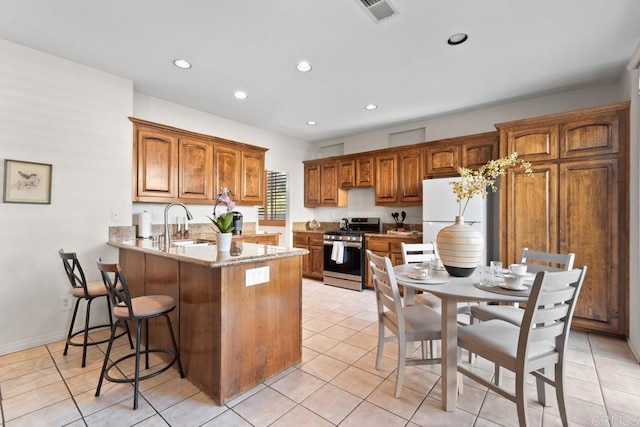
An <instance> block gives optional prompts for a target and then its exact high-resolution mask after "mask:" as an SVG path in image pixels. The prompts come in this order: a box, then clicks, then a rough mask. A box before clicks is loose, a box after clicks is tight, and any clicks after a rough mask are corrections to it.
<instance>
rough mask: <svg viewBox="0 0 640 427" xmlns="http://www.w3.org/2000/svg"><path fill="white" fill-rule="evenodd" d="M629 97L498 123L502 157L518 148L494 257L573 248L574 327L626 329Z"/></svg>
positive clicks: (507, 180)
mask: <svg viewBox="0 0 640 427" xmlns="http://www.w3.org/2000/svg"><path fill="white" fill-rule="evenodd" d="M628 120H629V103H628V102H624V103H619V104H613V105H606V106H602V107H596V108H589V109H585V110H578V111H572V112H567V113H560V114H553V115H548V116H543V117H537V118H530V119H525V120H518V121H515V122H509V123H501V124H498V125H496V127H497V128H498V129H499V130H500V138H501V151H502V152H501V155H506V154H508V153H510V152H513V151H517V152H518V154H519V155H520V156H521V158H523V159H526V160H527V161H530V162H531V165H532V169H533V177H529V176H526V175H525V174H523V172H522V170H521V168H513V169H510V170H509V171H508V173H507V176H506V177H505V179H504V180H503V182H502V184H501V187H502V189H504V191H502V190H501V191H500V223H501V227H500V243H501V244H500V257H501V259H502V261H503V263H505V264H509V263H511V262H516V261H517V260H518V259H519V258H520V253H521V251H522V248H523V247H527V248H529V249H532V250H537V251H545V252H558V253H569V252H573V253H575V254H576V258H575V263H574V265H575V266H576V267H578V266H582V265H586V266H587V267H588V270H587V274H586V276H585V282H584V285H583V287H582V292H581V293H580V297H579V298H578V301H577V303H576V310H575V314H574V317H573V325H575V326H577V327H581V328H585V329H590V330H596V331H601V332H607V333H616V334H622V335H625V334H627V332H628V319H629V317H628V313H627V311H628V308H627V298H628V282H629V268H628V267H629V241H628V236H629V200H628V196H627V195H628V192H629V170H628V164H629V157H628V156H629V139H628V138H629V136H628V129H629V124H628V123H629V122H628Z"/></svg>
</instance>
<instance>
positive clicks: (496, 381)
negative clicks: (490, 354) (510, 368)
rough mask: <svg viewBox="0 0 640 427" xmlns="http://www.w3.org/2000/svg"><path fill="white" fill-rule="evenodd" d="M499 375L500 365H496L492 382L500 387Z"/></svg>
mask: <svg viewBox="0 0 640 427" xmlns="http://www.w3.org/2000/svg"><path fill="white" fill-rule="evenodd" d="M500 375H502V374H501V373H500V365H498V364H496V365H495V368H494V373H493V382H494V383H495V385H500Z"/></svg>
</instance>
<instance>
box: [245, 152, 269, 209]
mask: <svg viewBox="0 0 640 427" xmlns="http://www.w3.org/2000/svg"><path fill="white" fill-rule="evenodd" d="M241 153H242V167H241V169H240V179H241V189H240V200H239V202H240V203H244V204H254V205H262V204H264V201H265V186H266V176H265V170H264V152H261V151H246V150H242V152H241Z"/></svg>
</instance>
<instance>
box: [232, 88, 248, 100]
mask: <svg viewBox="0 0 640 427" xmlns="http://www.w3.org/2000/svg"><path fill="white" fill-rule="evenodd" d="M233 96H235V97H236V98H238V99H247V96H248V95H247V92H243V91H241V90H238V91H236V92H235V93H234V94H233Z"/></svg>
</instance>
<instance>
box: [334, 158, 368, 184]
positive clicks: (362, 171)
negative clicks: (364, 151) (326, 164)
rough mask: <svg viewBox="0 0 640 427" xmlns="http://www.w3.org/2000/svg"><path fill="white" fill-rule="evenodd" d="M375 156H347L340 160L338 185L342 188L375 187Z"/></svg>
mask: <svg viewBox="0 0 640 427" xmlns="http://www.w3.org/2000/svg"><path fill="white" fill-rule="evenodd" d="M373 170H374V165H373V156H372V155H365V156H356V157H345V158H340V160H338V186H339V187H340V188H345V189H348V188H366V187H373V184H374V178H375V177H374V175H373Z"/></svg>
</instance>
